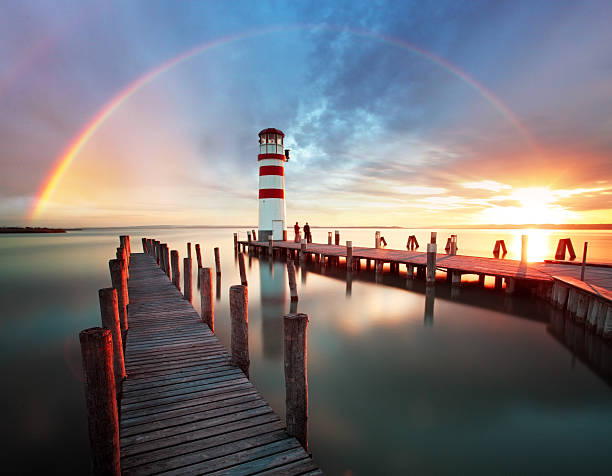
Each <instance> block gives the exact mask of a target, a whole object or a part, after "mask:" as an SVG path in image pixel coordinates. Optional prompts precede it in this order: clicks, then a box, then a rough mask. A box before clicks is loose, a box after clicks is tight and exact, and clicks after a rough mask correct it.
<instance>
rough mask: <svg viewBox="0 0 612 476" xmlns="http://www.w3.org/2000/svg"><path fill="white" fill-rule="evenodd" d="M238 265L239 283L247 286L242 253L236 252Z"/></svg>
mask: <svg viewBox="0 0 612 476" xmlns="http://www.w3.org/2000/svg"><path fill="white" fill-rule="evenodd" d="M238 267H239V268H240V283H241V284H242V285H243V286H248V285H249V284H248V282H247V277H246V269H245V267H244V255H243V254H242V253H238Z"/></svg>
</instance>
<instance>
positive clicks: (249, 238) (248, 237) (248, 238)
mask: <svg viewBox="0 0 612 476" xmlns="http://www.w3.org/2000/svg"><path fill="white" fill-rule="evenodd" d="M252 240H253V238H252V237H251V232H250V231H247V241H248V242H249V243H250V242H251V241H252Z"/></svg>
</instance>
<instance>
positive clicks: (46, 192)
mask: <svg viewBox="0 0 612 476" xmlns="http://www.w3.org/2000/svg"><path fill="white" fill-rule="evenodd" d="M291 30H295V31H297V30H324V31H341V32H349V33H351V34H353V35H355V36H358V37H363V38H370V39H373V40H376V41H381V42H383V43H388V44H392V45H394V46H396V47H399V48H402V49H405V50H408V51H411V52H412V53H415V54H417V55H418V56H420V57H422V58H425V59H427V60H429V61H431V62H433V63H435V64H437V65H438V66H440V67H442V68H444V69H445V70H447V71H448V72H450V73H451V74H453V75H454V76H456V77H457V78H459V79H461V80H462V81H464V82H465V83H466V84H467V85H469V86H470V87H471V88H472V89H474V90H475V91H476V92H478V93H479V94H480V95H481V96H482V97H484V98H485V99H486V100H487V101H488V102H489V103H490V104H491V105H492V106H493V107H494V108H495V109H496V110H497V111H498V112H500V113H501V114H502V115H503V116H504V117H505V118H506V119H507V120H508V121H509V122H510V123H511V124H512V125H513V126H514V127H515V128H516V130H518V131H519V133H520V134H521V136H523V138H524V139H525V140H526V141H527V142H528V143H529V144H530V146H532V147H533V141H532V139H531V137H530V135H529V132H528V131H527V129H526V128H525V127H524V126H523V125H522V124H521V122H520V121H519V119H518V118H517V117H516V116H515V115H514V114H513V113H512V111H510V110H509V109H508V107H506V106H505V105H504V104H503V103H502V102H501V101H500V100H499V99H498V98H497V97H495V95H494V94H493V93H492V92H491V91H489V90H488V89H487V88H485V87H484V86H483V85H482V84H480V83H479V82H478V81H476V80H475V79H473V78H471V77H470V76H468V75H467V74H466V73H465V72H464V71H462V70H460V69H459V68H458V67H456V66H455V65H453V64H452V63H449V62H448V61H447V60H445V59H443V58H441V57H439V56H437V55H435V54H434V53H431V52H430V51H427V50H424V49H422V48H419V47H417V46H414V45H412V44H410V43H407V42H405V41H403V40H400V39H398V38H395V37H392V36H387V35H383V34H379V33H375V32H372V31H368V30H362V29H357V28H348V27H338V26H334V25H327V24H314V25H304V24H299V25H289V26H279V27H274V28H267V29H259V30H250V31H247V32H243V33H240V34H236V35H233V36H227V37H223V38H219V39H216V40H213V41H210V42H207V43H204V44H202V45H199V46H196V47H194V48H191V49H189V50H187V51H185V52H183V53H181V54H179V55H178V56H175V57H174V58H172V59H170V60H168V61H166V62H164V63H162V64H160V65H158V66H156V67H155V68H153V69H151V70H150V71H148V72H147V73H146V74H144V75H143V76H141V77H139V78H138V79H136V80H135V81H134V82H132V83H131V84H129V85H128V86H127V87H126V88H125V89H123V90H122V91H120V92H119V93H118V94H116V95H115V96H114V97H113V98H112V99H111V100H110V101H109V102H107V103H106V104H105V105H104V107H102V109H100V110H99V111H98V112H97V113H96V115H95V116H94V117H93V118H92V119H91V120H90V121H89V122H88V123H87V124H86V125H85V126H84V127H83V128H82V129H81V131H80V132H79V133H78V134H77V135H76V137H75V138H74V139H73V141H72V142H71V143H70V144H69V145H68V146H67V147H66V148H65V149H64V150H63V151H62V153H61V155H60V156H59V157H58V158H57V160H56V161H55V163H54V166H53V168H52V169H51V171H50V172H49V173H48V175H47V177H46V179H45V180H44V182H43V184H42V185H41V187H40V189H39V191H38V193H37V194H36V197H35V199H34V201H33V204H32V207H31V209H30V213H29V219H30V220H34V219H38V218H40V216H41V215H42V213H43V212H44V210H45V208H46V206H47V204H48V203H49V200H50V198H51V196H52V195H53V192H54V191H55V190H56V189H57V187H58V185H59V183H60V181H61V179H62V177H63V176H64V175H65V174H66V171H67V170H68V168H69V167H70V164H71V163H72V161H73V160H74V159H75V157H76V156H77V155H78V153H79V152H80V151H81V149H82V148H83V147H84V146H85V144H86V143H87V142H88V141H89V139H90V138H91V137H92V136H93V135H94V134H95V133H96V131H97V130H98V129H99V127H100V126H101V125H102V124H103V123H104V122H105V121H106V120H107V119H108V118H109V117H111V116H112V115H113V113H114V112H115V111H116V110H117V109H119V108H120V107H121V105H122V104H123V103H125V102H126V101H127V100H128V99H129V98H130V97H131V96H132V95H133V94H134V93H136V92H137V91H139V90H140V89H141V88H142V87H144V86H145V85H147V84H148V83H150V82H151V81H153V80H154V79H155V78H157V77H158V76H159V75H161V74H163V73H165V72H167V71H169V70H170V69H172V68H174V67H175V66H178V65H180V64H181V63H183V62H185V61H187V60H189V59H191V58H193V57H195V56H197V55H199V54H201V53H203V52H205V51H209V50H211V49H213V48H215V47H219V46H222V45H226V44H227V43H231V42H234V41H238V40H244V39H247V38H251V37H253V36H259V35H264V34H269V33H277V32H281V31H291Z"/></svg>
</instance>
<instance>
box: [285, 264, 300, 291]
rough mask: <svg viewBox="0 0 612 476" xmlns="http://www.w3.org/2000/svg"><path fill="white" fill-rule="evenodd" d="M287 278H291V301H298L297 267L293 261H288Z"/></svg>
mask: <svg viewBox="0 0 612 476" xmlns="http://www.w3.org/2000/svg"><path fill="white" fill-rule="evenodd" d="M287 278H289V291H290V292H291V301H297V300H298V293H297V284H296V281H295V266H294V265H293V261H291V260H289V261H287Z"/></svg>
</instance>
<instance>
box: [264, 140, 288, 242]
mask: <svg viewBox="0 0 612 476" xmlns="http://www.w3.org/2000/svg"><path fill="white" fill-rule="evenodd" d="M284 138H285V134H283V132H282V131H280V130H278V129H272V128H270V129H264V130H263V131H261V132H260V133H259V155H258V156H257V161H258V162H259V233H258V238H259V241H268V240H269V239H270V238H273V239H274V240H282V239H283V235H284V233H283V232H284V231H285V226H286V223H285V215H286V210H285V162H287V161H288V160H289V151H288V150H287V151H284V149H283V139H284Z"/></svg>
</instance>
